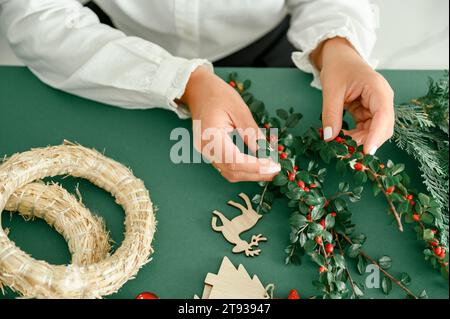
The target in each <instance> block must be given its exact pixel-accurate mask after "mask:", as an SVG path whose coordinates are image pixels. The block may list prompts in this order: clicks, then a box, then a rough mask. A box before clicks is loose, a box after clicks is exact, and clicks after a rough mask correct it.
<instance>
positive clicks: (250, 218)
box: [211, 193, 267, 257]
mask: <svg viewBox="0 0 450 319" xmlns="http://www.w3.org/2000/svg"><path fill="white" fill-rule="evenodd" d="M239 196H240V197H241V198H242V199H243V200H244V201H245V204H246V206H247V207H244V206H243V205H242V204H239V203H236V202H234V201H232V200H230V201H228V205H230V206H233V207H236V208H238V209H239V210H240V211H241V212H242V214H241V215H239V216H236V217H235V218H233V219H232V220H229V219H228V218H227V217H225V216H224V215H223V214H222V213H221V212H219V211H217V210H215V211H214V212H213V215H214V216H213V218H212V221H211V226H212V229H213V230H215V231H217V232H221V233H222V235H223V237H225V239H226V240H227V241H228V242H230V243H232V244H234V245H235V246H234V247H233V250H232V251H233V253H235V254H237V253H241V252H245V255H246V256H250V257H253V256H257V255H259V253H260V252H261V249H255V250H253V249H252V247H255V246H258V243H259V242H260V241H266V240H267V238H265V237H262V235H261V234H259V235H253V236H252V239H251V241H250V242H247V241H245V240H243V239H241V237H240V234H241V233H243V232H245V231H247V230H249V229H250V228H252V227H253V226H255V225H256V223H257V222H258V220H259V219H260V218H261V217H262V215H260V214H258V213H257V212H256V211H255V210H254V209H253V207H252V204H251V202H250V199H249V198H248V196H247V195H245V194H244V193H240V194H239ZM217 218H219V219H220V221H221V222H222V225H220V226H218V225H217Z"/></svg>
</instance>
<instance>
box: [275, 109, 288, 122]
mask: <svg viewBox="0 0 450 319" xmlns="http://www.w3.org/2000/svg"><path fill="white" fill-rule="evenodd" d="M276 113H277V115H278V117H279V118H281V119H283V120H287V119H288V118H289V113H288V112H287V111H286V110H284V109H278V110H276Z"/></svg>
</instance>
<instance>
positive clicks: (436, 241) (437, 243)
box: [430, 239, 439, 247]
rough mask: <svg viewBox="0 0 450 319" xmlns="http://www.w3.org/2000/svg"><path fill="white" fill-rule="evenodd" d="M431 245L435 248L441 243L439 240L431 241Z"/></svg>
mask: <svg viewBox="0 0 450 319" xmlns="http://www.w3.org/2000/svg"><path fill="white" fill-rule="evenodd" d="M430 245H431V246H433V247H437V246H438V245H439V241H438V240H437V239H435V240H432V241H430Z"/></svg>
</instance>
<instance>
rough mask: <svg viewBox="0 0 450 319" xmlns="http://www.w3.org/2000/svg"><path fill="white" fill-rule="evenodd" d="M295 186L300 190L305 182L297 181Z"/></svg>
mask: <svg viewBox="0 0 450 319" xmlns="http://www.w3.org/2000/svg"><path fill="white" fill-rule="evenodd" d="M297 185H298V187H300V188H305V182H304V181H302V180H299V181H298V182H297Z"/></svg>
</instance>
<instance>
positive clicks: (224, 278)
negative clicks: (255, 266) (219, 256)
mask: <svg viewBox="0 0 450 319" xmlns="http://www.w3.org/2000/svg"><path fill="white" fill-rule="evenodd" d="M194 298H195V299H200V298H199V297H198V296H197V295H196V296H194ZM268 298H269V295H268V294H267V291H266V288H264V286H263V285H262V283H261V281H260V280H259V278H258V276H256V275H253V277H250V275H249V274H248V272H247V270H246V269H245V268H244V266H242V265H239V266H238V268H237V269H236V267H235V266H234V265H233V264H232V263H231V261H230V260H229V259H228V257H224V258H223V260H222V264H221V265H220V268H219V271H218V273H217V274H213V273H208V274H207V275H206V278H205V287H204V289H203V294H202V298H201V299H268Z"/></svg>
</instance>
